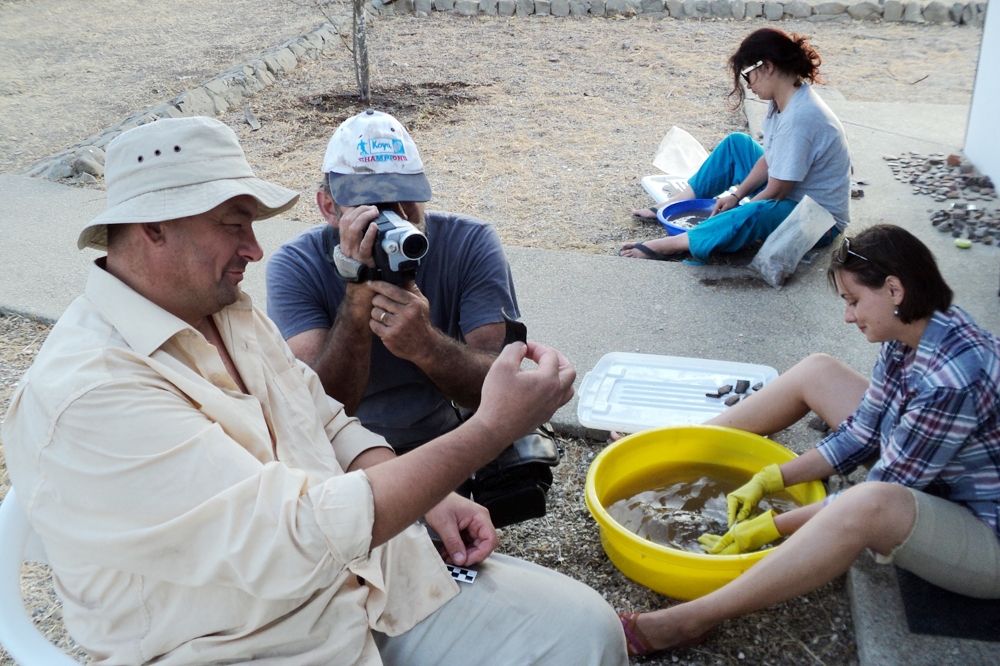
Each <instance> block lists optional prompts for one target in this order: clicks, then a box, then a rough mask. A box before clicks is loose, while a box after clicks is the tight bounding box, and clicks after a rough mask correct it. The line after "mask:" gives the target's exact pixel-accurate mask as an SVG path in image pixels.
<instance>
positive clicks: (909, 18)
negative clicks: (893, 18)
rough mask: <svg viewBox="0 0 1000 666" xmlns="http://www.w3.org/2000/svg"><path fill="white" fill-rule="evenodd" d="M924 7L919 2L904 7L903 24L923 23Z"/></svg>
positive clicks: (908, 3) (909, 3)
mask: <svg viewBox="0 0 1000 666" xmlns="http://www.w3.org/2000/svg"><path fill="white" fill-rule="evenodd" d="M922 10H923V7H922V6H921V4H920V3H919V2H907V3H906V4H905V5H903V22H904V23H923V22H924V15H923V11H922Z"/></svg>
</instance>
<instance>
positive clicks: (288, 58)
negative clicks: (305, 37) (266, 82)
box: [274, 48, 298, 72]
mask: <svg viewBox="0 0 1000 666" xmlns="http://www.w3.org/2000/svg"><path fill="white" fill-rule="evenodd" d="M274 60H275V62H277V63H278V67H280V68H281V71H283V72H290V71H292V70H293V69H295V66H296V65H297V64H298V60H296V59H295V54H294V53H292V52H291V51H289V50H288V49H287V48H285V49H279V50H277V51H275V53H274Z"/></svg>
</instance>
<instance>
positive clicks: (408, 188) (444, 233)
mask: <svg viewBox="0 0 1000 666" xmlns="http://www.w3.org/2000/svg"><path fill="white" fill-rule="evenodd" d="M323 172H324V173H323V181H322V184H321V186H320V189H319V191H318V192H317V194H316V202H317V205H318V206H319V211H320V213H321V214H322V215H323V217H324V218H325V219H326V220H327V222H328V224H324V225H320V226H317V227H314V228H312V229H309V230H308V231H306V232H304V233H302V234H300V235H299V236H297V237H296V238H294V239H292V240H290V241H289V242H288V243H286V244H285V245H283V246H282V247H281V248H280V249H279V250H278V251H276V252H275V253H274V255H273V256H272V257H271V259H270V260H269V262H268V267H267V290H268V291H267V303H268V305H267V307H268V314H269V315H270V316H271V318H272V319H274V321H275V323H276V324H277V325H278V328H279V329H280V330H281V333H282V335H283V336H284V338H285V339H286V341H287V342H288V344H289V346H290V347H291V348H292V351H293V352H295V355H296V356H297V357H298V358H299V359H301V360H303V361H305V362H306V363H309V364H310V365H311V366H312V367H313V369H314V370H315V371H316V372H317V374H318V375H319V376H320V378H321V379H322V380H323V385H324V386H325V387H326V390H327V392H328V393H329V394H330V396H331V397H333V398H336V399H337V400H338V401H340V402H342V403H343V404H344V406H345V408H346V410H347V413H348V414H353V415H355V416H357V417H358V418H359V419H360V420H361V422H362V423H363V424H364V425H365V427H367V428H369V429H371V430H373V431H375V432H377V433H379V434H380V435H382V436H384V437H385V438H386V440H388V442H389V443H390V444H391V445H392V446H393V447H394V448H395V449H396V451H397V452H405V451H408V450H411V449H413V448H414V447H416V446H419V445H420V444H422V443H424V442H427V441H429V440H431V439H433V438H435V437H437V436H439V435H441V434H443V433H446V432H448V431H450V430H452V429H454V428H456V427H457V426H458V424H459V423H460V419H459V417H458V416H457V414H456V412H455V409H454V408H453V406H452V401H455V402H456V403H458V404H459V405H461V406H463V407H467V408H475V407H476V406H477V405H478V404H479V398H480V390H481V388H482V385H483V378H484V377H485V376H486V372H487V371H488V370H489V367H490V364H491V363H492V362H493V359H494V358H496V355H497V353H498V352H499V351H500V347H501V344H502V342H503V339H504V333H505V326H504V323H503V317H502V314H501V313H502V311H506V312H507V314H508V315H510V316H511V317H514V318H516V317H517V316H518V309H517V300H516V298H515V295H514V282H513V278H512V277H511V273H510V266H509V265H508V264H507V258H506V255H505V254H504V251H503V247H502V246H501V244H500V239H499V236H498V235H497V233H496V230H494V229H493V227H492V226H491V225H489V224H487V223H485V222H483V221H482V220H477V219H474V218H471V217H468V216H465V215H456V214H452V213H441V212H428V213H427V214H426V215H425V214H424V208H423V203H422V202H425V201H427V200H428V199H430V197H431V188H430V184H429V183H428V181H427V177H426V175H425V174H424V165H423V162H422V160H421V159H420V153H419V152H418V150H417V146H416V145H415V144H414V142H413V140H412V139H411V138H410V135H409V133H408V132H407V131H406V129H405V128H404V127H403V125H401V124H400V123H399V121H398V120H396V119H395V118H393V117H392V116H391V115H389V114H386V113H382V112H379V111H374V110H371V109H369V110H368V111H365V112H363V113H360V114H358V115H356V116H353V117H351V118H349V119H347V120H346V121H344V122H343V123H342V124H341V125H340V127H338V128H337V130H336V132H334V134H333V136H332V137H331V139H330V142H329V144H328V146H327V149H326V155H325V158H324V160H323ZM383 210H388V211H392V212H395V213H397V214H398V215H399V216H400V217H402V218H404V219H406V220H408V221H409V222H411V223H413V224H414V225H416V226H417V227H418V228H419V229H422V230H423V231H424V233H426V236H427V241H428V248H427V254H426V255H424V257H423V258H422V259H421V260H420V265H419V267H418V268H417V272H416V278H415V280H413V281H407V282H404V283H402V284H398V285H397V284H390V283H388V282H386V281H383V280H379V279H371V276H370V275H369V271H370V269H371V268H373V267H374V266H375V262H374V259H373V256H372V253H373V246H374V244H375V237H376V233H377V228H376V226H375V225H374V224H371V222H372V221H373V220H375V219H376V218H377V217H378V216H379V212H380V211H383ZM331 258H332V259H334V261H331V260H330V259H331ZM338 262H339V263H338Z"/></svg>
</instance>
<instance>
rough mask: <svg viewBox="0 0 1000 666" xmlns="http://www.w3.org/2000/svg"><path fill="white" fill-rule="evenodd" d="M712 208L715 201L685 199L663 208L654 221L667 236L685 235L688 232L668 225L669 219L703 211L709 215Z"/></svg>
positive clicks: (682, 228)
mask: <svg viewBox="0 0 1000 666" xmlns="http://www.w3.org/2000/svg"><path fill="white" fill-rule="evenodd" d="M713 208H715V199H687V200H686V201H678V202H677V203H672V204H670V205H669V206H664V207H663V208H661V209H660V210H658V211H657V212H656V219H657V220H659V221H660V224H662V225H663V228H664V229H666V230H667V235H668V236H676V235H677V234H685V233H687V232H688V231H689V230H688V229H686V228H684V227H678V226H674V225H673V224H670V218H675V217H681V216H683V215H686V214H689V213H691V211H696V210H704V211H708V212H709V213H711V212H712V209H713Z"/></svg>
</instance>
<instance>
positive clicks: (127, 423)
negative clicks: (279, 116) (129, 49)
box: [3, 118, 626, 665]
mask: <svg viewBox="0 0 1000 666" xmlns="http://www.w3.org/2000/svg"><path fill="white" fill-rule="evenodd" d="M105 180H106V185H107V191H108V209H107V211H106V212H105V213H103V214H102V215H100V216H99V217H97V218H95V219H94V220H93V221H92V222H90V223H89V224H88V225H87V226H86V227H85V228H84V230H83V231H82V233H81V234H80V238H79V241H78V244H79V246H80V247H84V246H89V247H95V248H98V249H106V250H107V256H105V257H101V258H100V259H98V260H97V261H96V262H95V264H94V266H93V267H92V268H91V272H90V275H89V277H88V282H87V287H86V292H85V294H84V295H82V296H80V297H79V298H77V299H76V300H75V301H74V302H73V303H72V304H71V305H70V307H69V308H68V309H67V311H66V313H65V314H64V315H63V316H62V317H61V318H60V320H59V322H58V323H57V324H56V325H55V326H54V327H53V329H52V332H51V333H50V335H49V337H48V339H47V341H46V342H45V344H44V345H43V348H42V350H41V351H40V352H39V354H38V356H37V358H36V360H35V363H34V364H33V365H32V367H31V368H30V369H29V371H28V372H27V374H26V375H25V376H24V378H23V379H22V381H21V383H20V384H19V386H18V388H17V390H16V392H15V394H14V396H13V398H12V399H11V406H10V410H9V411H8V413H7V416H6V419H5V421H4V424H3V442H4V454H5V457H6V460H7V465H8V469H9V472H10V476H11V480H12V483H13V486H14V489H15V490H16V491H17V494H18V495H19V497H20V499H21V501H22V502H23V504H24V507H25V511H26V513H27V515H28V517H29V520H30V521H31V523H32V525H33V527H34V528H35V530H36V531H37V532H38V533H39V535H40V536H41V538H42V541H43V543H44V545H45V549H46V552H47V553H48V556H49V560H50V562H51V564H52V570H53V574H54V576H55V579H56V589H57V590H58V593H59V596H60V598H61V599H62V602H63V617H64V620H65V624H66V627H67V629H68V630H69V632H70V634H71V635H72V636H73V638H74V639H75V640H76V641H77V643H78V644H80V645H81V646H82V647H83V648H84V649H85V650H86V651H87V652H88V653H89V654H90V655H91V657H92V659H93V663H109V664H110V663H113V664H142V663H148V662H156V663H158V664H165V665H170V664H208V663H246V662H251V661H252V662H254V663H261V664H282V665H284V664H380V663H390V664H391V663H404V662H405V663H410V664H445V663H455V664H457V663H459V662H460V661H463V659H464V658H465V657H466V656H469V657H470V659H471V661H472V662H473V663H511V664H520V663H530V662H531V661H532V657H529V656H528V655H538V656H539V657H538V659H537V661H538V662H546V663H566V664H571V663H572V664H576V663H593V664H599V663H621V664H624V663H626V661H625V658H624V656H620V655H624V643H622V642H621V639H620V625H618V622H617V618H615V616H614V614H613V612H611V611H610V609H609V608H608V607H607V606H606V604H604V603H603V600H601V599H600V597H599V596H597V595H596V593H594V592H593V591H592V590H589V588H586V587H585V586H582V585H580V584H579V583H575V582H573V581H569V580H568V579H563V578H559V577H558V575H557V574H554V573H553V572H549V571H546V570H544V569H542V568H541V567H535V566H532V565H529V564H527V563H522V562H518V561H517V560H513V559H512V558H503V556H495V557H496V558H499V560H498V561H497V562H496V563H495V564H494V563H493V560H492V558H491V561H490V562H488V563H484V564H483V565H482V568H481V570H480V576H483V577H484V579H485V581H484V582H485V583H486V585H479V586H478V588H477V587H476V585H475V584H473V585H472V586H465V587H470V588H472V590H474V591H472V590H470V591H468V592H465V591H463V592H462V593H461V594H460V593H459V589H458V585H457V584H456V583H455V582H454V581H453V580H452V576H451V575H450V574H449V572H448V570H447V569H446V568H445V565H444V563H443V562H442V561H441V556H440V555H439V553H438V552H437V551H436V549H435V548H434V546H433V545H432V543H431V541H430V540H429V538H428V536H427V533H426V531H425V530H424V529H423V528H422V527H420V526H419V525H417V524H415V521H416V520H417V519H418V518H420V517H421V516H424V517H425V518H426V520H427V522H428V524H429V525H431V526H433V527H434V529H436V530H437V531H438V532H439V533H441V534H442V536H446V535H447V538H446V541H449V540H450V541H451V543H452V547H451V550H450V551H449V552H450V554H449V556H448V557H449V558H450V559H451V560H452V561H458V562H465V563H472V562H477V561H479V560H480V559H481V558H483V557H485V556H486V554H488V553H489V551H490V550H492V548H493V547H495V546H496V534H495V532H494V531H493V530H492V527H491V526H489V524H488V521H484V520H483V517H482V515H481V514H480V513H478V512H477V510H476V507H475V506H474V505H472V504H471V503H470V502H467V501H466V500H463V499H462V498H459V497H457V496H456V495H454V494H449V491H450V489H451V488H454V487H455V486H456V485H457V484H458V483H459V482H460V481H461V480H462V479H463V478H465V477H466V476H467V475H468V474H469V473H470V472H471V471H472V470H474V469H477V468H478V467H479V466H481V465H482V464H483V463H484V462H485V461H487V460H489V459H491V458H492V457H494V456H496V454H497V453H498V452H499V451H500V450H501V449H502V448H503V447H504V446H505V445H506V443H507V442H508V441H509V438H510V437H511V436H512V435H517V434H519V433H522V432H524V431H526V430H528V429H530V428H532V427H534V426H535V425H537V423H539V422H540V421H542V420H544V419H546V418H548V416H550V415H551V413H552V411H553V410H554V409H556V408H558V406H559V405H561V404H562V403H564V402H565V401H566V400H567V399H568V398H569V396H570V395H571V392H572V381H573V376H574V372H573V370H572V367H571V366H570V365H569V363H568V362H567V361H566V360H565V358H564V357H562V356H561V355H560V354H559V353H558V352H556V351H554V350H551V349H548V348H545V347H542V346H539V345H527V346H525V345H512V346H510V347H509V348H508V349H506V350H505V351H504V353H503V354H501V355H500V357H499V359H498V360H497V362H496V364H495V365H494V368H493V369H492V370H491V371H490V374H489V376H488V378H487V380H486V384H485V387H484V393H485V394H486V395H487V396H488V397H487V399H485V400H484V401H483V406H482V408H481V409H480V410H479V412H478V413H477V415H476V416H475V417H474V418H473V419H472V420H470V421H469V422H467V423H466V424H464V425H463V426H462V427H461V428H459V429H457V430H455V431H453V432H451V433H449V434H448V435H446V436H445V437H441V438H439V439H438V440H437V441H435V442H431V443H429V444H428V445H427V446H424V447H422V448H421V450H420V451H418V452H416V453H415V454H413V455H412V456H407V457H406V458H396V456H395V455H394V454H393V452H392V451H391V449H390V448H389V447H388V446H387V445H386V443H385V440H384V439H382V438H381V437H379V436H378V435H375V434H373V433H371V432H369V431H367V430H366V429H365V428H363V427H362V426H361V425H360V424H359V423H358V422H357V420H356V419H353V418H350V417H348V416H347V415H346V414H345V413H344V411H343V409H342V406H341V405H340V404H339V403H337V402H335V401H333V400H331V399H330V398H329V397H328V396H326V395H325V393H324V392H323V389H322V386H321V384H320V382H319V379H318V378H317V376H316V375H315V373H314V372H313V371H312V370H310V369H309V368H308V367H306V366H305V365H304V364H302V363H299V362H297V361H296V360H295V358H294V356H293V355H292V354H291V351H290V350H289V349H288V347H287V346H286V345H285V343H284V342H283V341H282V339H281V337H280V335H279V334H278V332H277V330H276V329H275V328H274V325H273V324H272V323H271V322H270V320H268V319H267V318H266V317H265V316H264V315H263V314H261V313H260V312H259V311H257V310H256V309H255V308H254V307H253V305H252V304H251V302H250V299H249V297H247V296H246V295H245V294H244V293H242V291H241V290H240V286H239V283H240V281H241V280H242V278H243V273H244V270H245V268H246V266H247V264H248V263H250V262H253V261H258V260H259V259H260V258H261V255H262V252H261V248H260V246H259V245H258V244H257V241H256V239H255V237H254V232H253V228H252V223H253V222H254V221H255V220H258V219H262V218H265V217H270V216H273V215H276V214H278V213H280V212H282V211H284V210H287V209H288V208H290V207H291V206H292V205H294V203H295V201H296V199H297V197H298V195H297V194H296V193H295V192H292V191H290V190H286V189H285V188H282V187H278V186H276V185H272V184H270V183H266V182H263V181H261V180H259V179H257V178H256V177H255V176H254V174H253V171H252V170H251V169H250V167H249V165H248V164H247V162H246V159H245V158H244V156H243V152H242V150H241V149H240V146H239V143H238V141H237V140H236V135H235V134H234V133H233V132H232V130H230V129H229V128H227V127H226V126H225V125H223V124H222V123H220V122H218V121H216V120H212V119H207V118H182V119H171V120H161V121H157V122H155V123H153V124H150V125H144V126H142V127H139V128H136V129H133V130H131V131H129V132H126V133H124V134H122V135H121V136H120V137H118V138H116V139H115V140H114V141H112V143H111V144H110V145H109V148H108V152H107V163H106V171H105ZM524 357H529V358H532V359H534V360H535V361H536V362H537V363H538V370H537V371H533V372H522V371H521V370H520V368H519V366H520V362H521V360H522V358H524ZM460 530H462V531H463V532H464V535H465V537H466V538H467V539H468V546H466V545H464V544H462V536H461V535H460V534H459V531H460ZM455 540H457V541H458V543H459V544H461V545H460V546H454V541H455ZM511 581H523V584H524V585H525V586H527V589H525V590H518V589H517V588H518V586H517V585H512V584H511ZM536 585H540V586H541V588H536V587H535V586H536ZM512 588H513V589H512ZM539 589H541V590H542V593H543V594H547V595H551V599H550V600H548V601H546V599H545V597H544V596H542V597H539V596H538V594H539V591H538V590H539ZM563 603H565V604H568V605H569V606H570V607H571V608H574V607H575V606H580V605H582V606H584V607H586V608H587V609H588V610H587V611H586V612H584V613H582V614H581V613H579V612H577V611H576V610H575V608H574V616H573V619H574V621H582V622H583V626H584V628H583V629H582V630H581V631H582V632H584V633H586V632H594V633H595V634H596V636H594V637H589V638H588V637H586V636H585V635H583V634H578V633H577V631H576V630H573V631H566V632H565V633H563V634H560V633H559V632H558V630H557V626H558V625H556V624H554V622H555V620H553V619H552V618H556V617H558V613H559V611H560V610H561V604H563ZM496 612H502V613H509V614H511V616H512V617H516V618H517V622H518V623H520V624H527V625H528V626H527V627H520V624H516V623H514V622H513V621H510V622H507V623H503V622H498V623H496V624H493V623H492V620H493V613H496ZM535 614H538V616H539V618H538V622H537V623H536V622H535V620H534V615H535ZM608 614H610V615H611V618H608V617H607V615H608ZM477 617H478V618H482V619H481V620H478V621H477ZM535 624H540V625H542V629H535V627H534V625H535ZM616 625H617V626H616ZM614 629H618V637H619V641H618V642H616V641H615V640H614ZM456 632H459V633H461V632H464V633H465V635H455V633H456ZM543 632H547V633H543ZM512 639H513V640H512ZM577 641H579V642H584V641H586V643H585V645H584V646H583V647H577V646H575V645H574V644H573V643H574V642H577ZM509 643H514V644H517V645H518V647H517V648H516V649H512V648H507V647H505V644H509ZM619 643H621V644H619ZM483 650H496V651H497V653H499V654H500V655H501V659H500V660H499V661H496V660H493V659H492V655H489V653H484V652H482V651H483ZM505 650H506V652H505ZM581 650H584V651H588V650H589V651H591V652H593V655H589V654H586V652H581ZM619 653H620V655H619ZM483 655H487V656H483ZM505 655H506V656H505ZM549 656H551V657H552V658H551V659H549ZM608 656H610V660H609V661H602V660H603V659H605V658H606V657H608ZM463 663H464V662H463Z"/></svg>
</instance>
